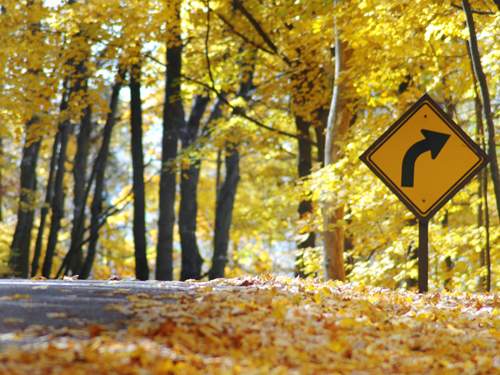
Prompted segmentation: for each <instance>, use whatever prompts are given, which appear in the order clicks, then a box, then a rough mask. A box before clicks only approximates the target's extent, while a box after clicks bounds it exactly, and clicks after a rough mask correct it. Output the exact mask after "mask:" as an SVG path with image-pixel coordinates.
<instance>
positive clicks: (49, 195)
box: [31, 99, 65, 277]
mask: <svg viewBox="0 0 500 375" xmlns="http://www.w3.org/2000/svg"><path fill="white" fill-rule="evenodd" d="M63 100H65V99H63ZM61 106H62V104H61ZM60 143H61V133H59V132H57V134H56V136H55V138H54V144H53V146H52V157H51V158H50V169H49V176H48V178H47V191H46V192H45V204H44V205H43V207H42V210H41V212H40V225H39V227H38V234H37V236H36V243H35V252H34V254H33V261H32V262H31V277H35V276H36V274H37V273H38V268H39V262H40V255H41V254H42V242H43V232H44V230H45V223H46V221H47V214H48V213H49V207H50V206H51V204H52V199H53V195H54V194H53V191H54V186H53V185H54V174H55V172H56V165H57V155H58V150H59V145H60Z"/></svg>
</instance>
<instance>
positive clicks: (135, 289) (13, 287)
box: [0, 279, 194, 348]
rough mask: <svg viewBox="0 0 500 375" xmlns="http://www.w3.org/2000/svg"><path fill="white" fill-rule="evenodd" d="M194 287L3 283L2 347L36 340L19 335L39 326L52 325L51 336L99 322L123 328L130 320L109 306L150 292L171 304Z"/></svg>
mask: <svg viewBox="0 0 500 375" xmlns="http://www.w3.org/2000/svg"><path fill="white" fill-rule="evenodd" d="M193 287H194V286H193V285H189V284H186V283H181V282H175V281H173V282H172V281H171V282H166V281H123V280H121V281H109V280H74V281H73V280H71V281H68V280H45V281H32V280H20V279H0V348H1V347H2V346H4V345H6V344H12V343H14V344H23V343H25V342H33V341H34V340H36V339H34V338H24V339H23V338H22V337H21V338H19V337H16V336H14V335H13V333H14V332H16V331H20V330H24V329H26V328H27V327H29V326H33V325H37V326H40V329H41V330H42V331H43V329H44V328H43V327H50V329H47V332H50V331H54V329H61V328H63V327H70V328H79V327H82V328H83V327H89V326H91V325H94V324H96V323H97V324H100V325H102V326H104V327H106V329H111V330H115V329H121V328H124V327H125V326H126V324H127V322H128V320H129V319H130V317H128V316H126V315H124V314H122V313H121V312H119V311H117V310H113V309H109V307H111V306H113V305H116V304H120V303H126V302H128V300H127V296H129V295H134V294H138V293H147V294H149V295H151V296H158V295H162V296H165V299H166V300H168V294H170V293H173V292H178V291H188V290H189V289H191V288H193ZM171 301H172V302H173V301H174V300H173V299H172V300H171Z"/></svg>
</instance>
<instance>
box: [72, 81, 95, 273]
mask: <svg viewBox="0 0 500 375" xmlns="http://www.w3.org/2000/svg"><path fill="white" fill-rule="evenodd" d="M85 91H86V85H85ZM91 115H92V109H91V106H90V105H88V106H87V108H85V109H84V112H83V115H82V120H81V124H80V133H79V134H78V141H77V150H76V154H75V162H74V165H73V178H74V181H75V184H74V187H73V204H74V209H73V227H72V229H71V245H70V251H71V250H73V249H74V250H73V252H74V253H73V257H72V258H73V259H72V261H71V262H70V267H69V268H71V271H72V273H73V275H75V274H78V273H79V272H80V270H81V268H82V266H83V251H82V246H81V242H82V239H83V232H84V229H85V216H86V215H85V206H86V203H87V195H86V194H85V191H86V186H87V159H88V155H89V147H90V132H91V130H92V121H91V120H92V119H91ZM88 184H89V186H90V184H91V181H89V182H88Z"/></svg>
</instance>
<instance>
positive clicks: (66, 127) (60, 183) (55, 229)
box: [42, 120, 71, 278]
mask: <svg viewBox="0 0 500 375" xmlns="http://www.w3.org/2000/svg"><path fill="white" fill-rule="evenodd" d="M70 131H71V124H70V122H69V120H64V121H63V122H62V123H61V124H59V132H60V133H61V147H60V150H59V157H58V159H57V172H56V179H55V181H54V199H53V201H52V220H51V222H50V232H49V238H48V240H47V250H46V252H45V259H44V262H43V267H42V276H44V277H46V278H50V274H51V271H52V262H53V258H54V254H55V249H56V245H57V242H58V238H57V237H58V235H59V230H60V229H61V219H62V218H63V217H64V199H65V194H64V174H65V172H66V167H65V164H66V159H67V157H66V156H67V147H68V141H69V135H70Z"/></svg>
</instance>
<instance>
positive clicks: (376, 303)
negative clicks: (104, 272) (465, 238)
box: [0, 276, 500, 375]
mask: <svg viewBox="0 0 500 375" xmlns="http://www.w3.org/2000/svg"><path fill="white" fill-rule="evenodd" d="M190 286H191V288H190V289H189V290H188V291H187V292H182V293H181V292H179V293H176V294H174V295H172V294H170V295H168V296H164V297H162V296H158V295H157V296H154V297H151V296H149V295H147V294H138V295H135V296H131V297H130V299H129V301H130V302H129V303H128V304H126V305H122V306H117V307H116V308H119V309H122V310H123V311H124V312H126V313H128V314H132V316H133V319H132V323H131V325H130V326H129V327H128V329H127V330H122V331H118V332H113V331H107V330H105V329H104V328H103V327H100V326H93V327H91V328H89V329H85V330H82V329H73V330H71V329H67V330H59V331H58V333H57V334H54V333H52V334H51V336H50V337H48V339H47V340H43V337H42V339H41V340H40V341H39V342H38V343H36V344H29V345H24V346H21V347H19V346H12V347H8V348H6V349H4V350H3V351H1V352H0V373H2V374H12V375H13V374H30V375H35V374H44V375H45V374H71V375H73V374H92V375H98V374H124V375H126V374H139V375H146V374H187V375H191V374H297V375H298V374H301V375H302V374H357V375H362V374H499V373H500V345H499V344H500V299H499V296H498V295H497V294H496V293H491V294H458V293H447V292H443V293H427V294H418V293H415V292H395V291H391V290H388V289H381V288H372V287H368V286H364V285H353V284H341V283H335V282H327V283H320V282H313V281H308V280H306V281H304V280H299V279H293V280H290V279H286V278H274V277H271V276H261V277H255V278H249V277H248V278H238V279H228V280H216V281H212V282H193V283H191V284H190ZM172 299H174V300H175V301H174V302H172ZM37 332H38V333H37ZM39 332H40V330H37V329H36V327H34V328H33V329H32V330H27V331H26V332H24V333H22V334H23V335H37V334H40V333H39Z"/></svg>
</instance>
